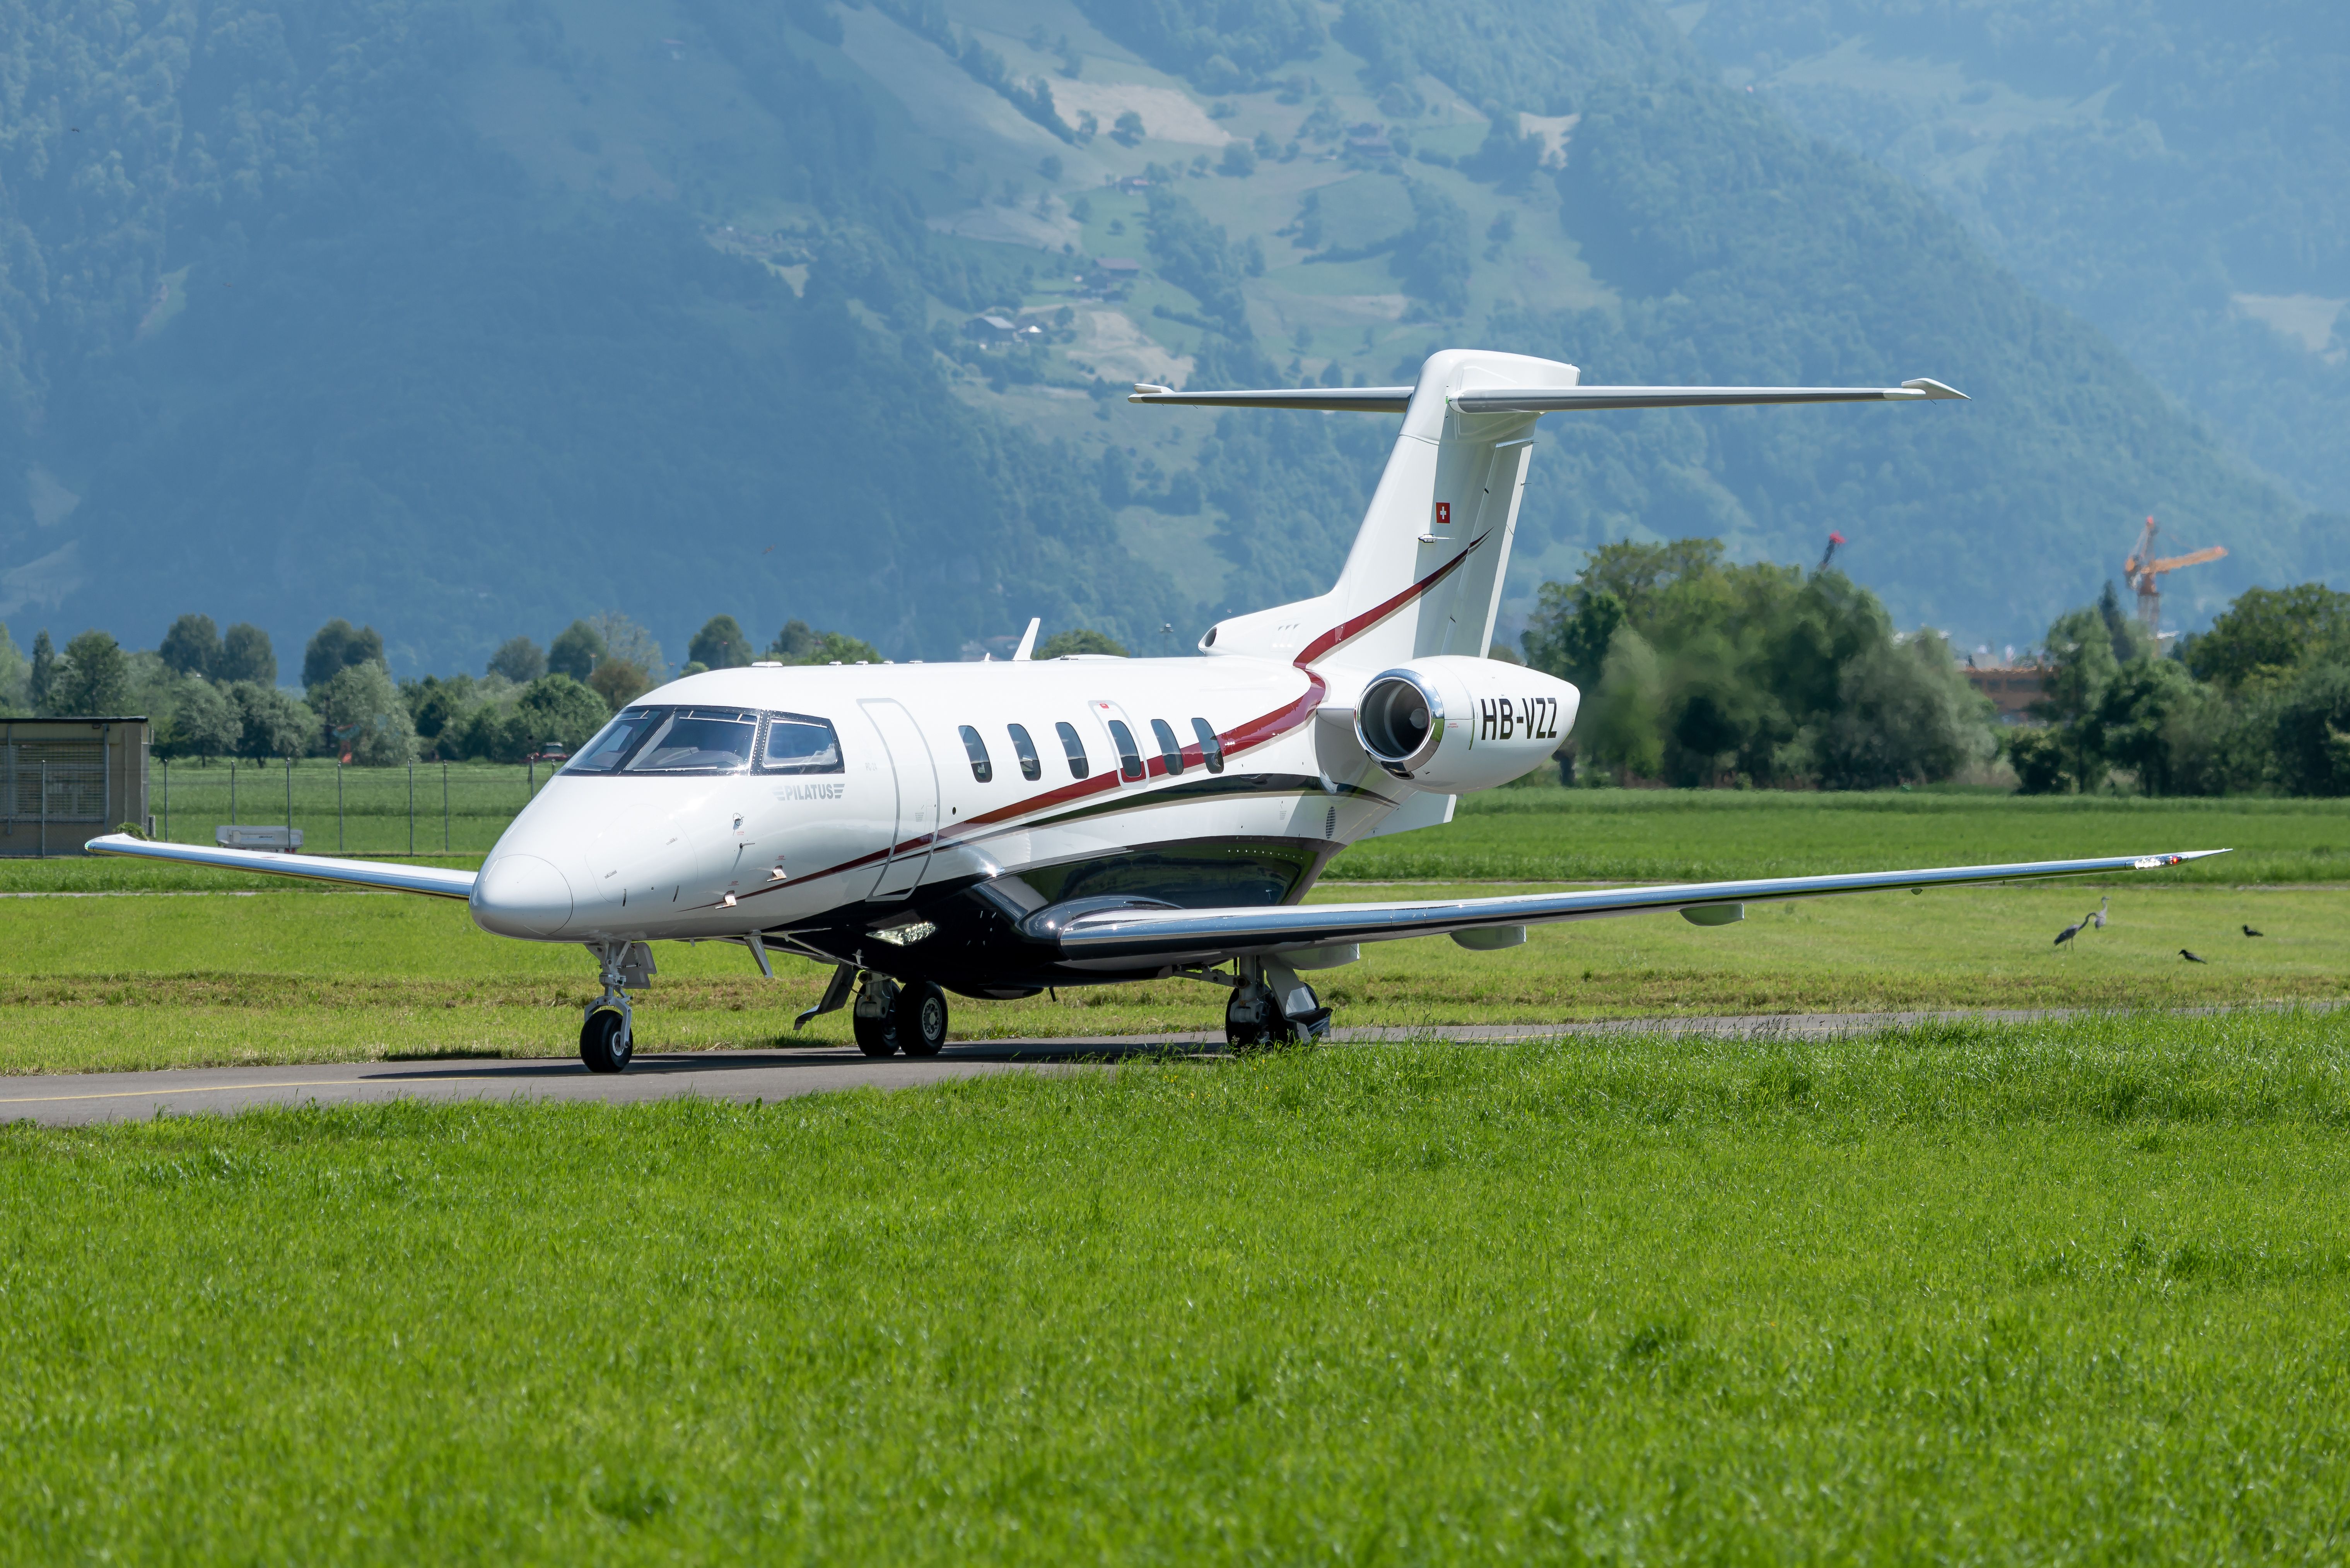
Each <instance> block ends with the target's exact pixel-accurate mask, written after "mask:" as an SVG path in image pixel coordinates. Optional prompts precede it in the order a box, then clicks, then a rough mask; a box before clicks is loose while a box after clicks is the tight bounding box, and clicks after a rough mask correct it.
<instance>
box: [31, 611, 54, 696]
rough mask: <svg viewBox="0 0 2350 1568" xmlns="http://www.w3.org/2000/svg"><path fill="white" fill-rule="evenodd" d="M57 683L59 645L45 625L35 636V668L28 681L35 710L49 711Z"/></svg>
mask: <svg viewBox="0 0 2350 1568" xmlns="http://www.w3.org/2000/svg"><path fill="white" fill-rule="evenodd" d="M56 686H57V644H56V643H54V642H51V641H50V640H49V628H47V627H43V628H41V629H40V630H39V631H38V632H37V633H36V634H35V635H34V638H33V670H32V674H31V675H30V676H29V677H28V678H27V680H26V691H27V693H28V695H29V696H30V697H31V699H32V702H33V711H34V712H36V713H46V712H47V711H49V693H50V692H51V691H53V690H54V689H55V688H56Z"/></svg>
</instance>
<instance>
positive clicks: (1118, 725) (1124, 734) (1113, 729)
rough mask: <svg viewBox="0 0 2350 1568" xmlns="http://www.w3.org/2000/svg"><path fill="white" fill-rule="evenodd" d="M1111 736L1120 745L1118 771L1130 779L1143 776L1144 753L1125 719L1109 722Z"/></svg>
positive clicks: (1113, 741) (1111, 739)
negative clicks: (1137, 745)
mask: <svg viewBox="0 0 2350 1568" xmlns="http://www.w3.org/2000/svg"><path fill="white" fill-rule="evenodd" d="M1109 738H1110V741H1111V742H1112V743H1114V744H1115V745H1116V746H1117V747H1118V772H1120V773H1122V774H1125V775H1126V776H1127V777H1128V778H1130V779H1139V778H1140V777H1141V776H1142V753H1141V751H1140V750H1139V748H1137V747H1136V745H1135V743H1134V732H1133V731H1131V730H1129V729H1128V728H1127V727H1126V721H1125V720H1123V719H1112V720H1111V721H1110V722H1109Z"/></svg>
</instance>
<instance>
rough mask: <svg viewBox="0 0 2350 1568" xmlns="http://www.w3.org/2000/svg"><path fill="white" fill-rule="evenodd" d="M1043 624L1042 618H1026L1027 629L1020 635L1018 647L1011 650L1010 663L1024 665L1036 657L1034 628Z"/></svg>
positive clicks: (1043, 619)
mask: <svg viewBox="0 0 2350 1568" xmlns="http://www.w3.org/2000/svg"><path fill="white" fill-rule="evenodd" d="M1044 624H1045V618H1044V617H1042V616H1030V617H1029V618H1028V629H1027V630H1026V631H1024V632H1022V633H1021V634H1020V646H1019V647H1018V648H1015V649H1013V650H1012V662H1013V663H1014V664H1024V663H1026V662H1028V661H1029V660H1031V659H1035V657H1036V628H1038V627H1040V626H1042V625H1044Z"/></svg>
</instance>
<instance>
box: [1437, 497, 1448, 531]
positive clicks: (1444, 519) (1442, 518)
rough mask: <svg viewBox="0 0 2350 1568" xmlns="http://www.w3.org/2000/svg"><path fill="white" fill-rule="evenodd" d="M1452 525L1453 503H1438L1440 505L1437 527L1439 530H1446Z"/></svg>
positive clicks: (1438, 506) (1438, 507)
mask: <svg viewBox="0 0 2350 1568" xmlns="http://www.w3.org/2000/svg"><path fill="white" fill-rule="evenodd" d="M1451 523H1452V503H1451V502H1450V501H1440V502H1438V503H1437V504H1436V525H1437V526H1438V527H1439V528H1445V527H1450V526H1451Z"/></svg>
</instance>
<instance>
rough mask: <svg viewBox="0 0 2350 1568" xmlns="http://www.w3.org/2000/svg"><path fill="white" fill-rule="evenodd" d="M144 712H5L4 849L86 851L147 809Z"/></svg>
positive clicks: (148, 827) (140, 820) (147, 824)
mask: <svg viewBox="0 0 2350 1568" xmlns="http://www.w3.org/2000/svg"><path fill="white" fill-rule="evenodd" d="M151 729H152V726H151V725H150V724H149V723H148V722H147V721H146V720H145V719H143V718H118V719H108V718H95V719H79V718H65V719H0V792H5V794H0V800H5V807H0V855H25V856H37V855H79V854H80V853H82V847H81V846H83V845H84V844H85V843H87V842H88V841H89V840H90V839H93V838H95V837H97V836H99V834H101V833H111V832H113V831H114V830H115V829H116V828H118V827H120V826H122V825H123V824H124V823H126V822H127V823H130V824H131V825H132V826H136V827H137V828H138V829H139V830H140V832H142V833H152V832H154V830H155V824H154V819H153V818H152V817H151V816H150V815H148V813H147V748H148V745H149V743H150V742H151V741H152V739H153V736H152V733H151Z"/></svg>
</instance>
